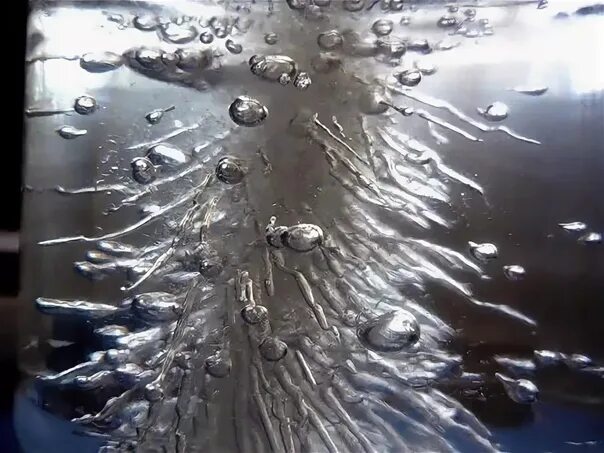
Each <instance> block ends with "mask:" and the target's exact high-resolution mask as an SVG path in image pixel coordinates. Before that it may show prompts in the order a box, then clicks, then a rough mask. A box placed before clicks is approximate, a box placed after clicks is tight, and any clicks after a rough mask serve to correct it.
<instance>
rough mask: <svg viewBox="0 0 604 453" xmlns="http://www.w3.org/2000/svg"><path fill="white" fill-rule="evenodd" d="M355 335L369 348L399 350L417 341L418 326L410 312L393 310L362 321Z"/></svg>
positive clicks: (383, 350) (386, 350) (389, 350)
mask: <svg viewBox="0 0 604 453" xmlns="http://www.w3.org/2000/svg"><path fill="white" fill-rule="evenodd" d="M357 336H358V337H359V339H360V340H361V342H362V343H363V344H365V345H366V346H367V347H368V348H370V349H374V350H376V351H382V352H393V351H401V350H403V349H406V348H408V347H410V346H413V345H414V344H415V343H417V342H418V341H419V337H420V327H419V324H418V322H417V320H416V319H415V316H413V315H412V314H411V313H409V312H408V311H406V310H395V311H391V312H388V313H384V314H383V315H380V316H376V317H374V318H372V319H369V320H368V321H366V322H364V323H362V324H361V325H360V326H359V327H358V329H357Z"/></svg>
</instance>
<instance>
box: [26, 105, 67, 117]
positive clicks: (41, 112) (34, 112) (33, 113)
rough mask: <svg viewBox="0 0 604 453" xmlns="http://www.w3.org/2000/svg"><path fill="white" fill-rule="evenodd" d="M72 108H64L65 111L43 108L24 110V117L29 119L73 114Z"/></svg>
mask: <svg viewBox="0 0 604 453" xmlns="http://www.w3.org/2000/svg"><path fill="white" fill-rule="evenodd" d="M74 112H75V109H74V108H66V109H48V108H46V109H45V108H43V107H30V108H27V109H25V115H26V116H28V117H30V118H35V117H38V116H53V115H64V114H65V113H74Z"/></svg>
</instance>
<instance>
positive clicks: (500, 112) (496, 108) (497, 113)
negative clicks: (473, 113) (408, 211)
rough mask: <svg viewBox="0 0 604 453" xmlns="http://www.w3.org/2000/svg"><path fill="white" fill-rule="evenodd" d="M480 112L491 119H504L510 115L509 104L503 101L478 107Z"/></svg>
mask: <svg viewBox="0 0 604 453" xmlns="http://www.w3.org/2000/svg"><path fill="white" fill-rule="evenodd" d="M477 110H478V113H480V114H481V115H482V116H484V117H485V118H486V119H487V120H489V121H502V120H504V119H506V118H507V117H508V114H509V109H508V106H507V105H505V104H504V103H503V102H498V101H497V102H493V103H492V104H490V105H488V106H487V108H484V109H483V108H480V107H479V108H478V109H477Z"/></svg>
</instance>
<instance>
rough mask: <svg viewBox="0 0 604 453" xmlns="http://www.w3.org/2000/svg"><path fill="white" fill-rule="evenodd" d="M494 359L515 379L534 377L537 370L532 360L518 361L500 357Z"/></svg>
mask: <svg viewBox="0 0 604 453" xmlns="http://www.w3.org/2000/svg"><path fill="white" fill-rule="evenodd" d="M493 359H494V360H495V362H496V363H497V364H498V365H500V366H502V367H504V368H505V369H506V371H507V372H509V373H511V374H512V375H514V376H515V377H521V376H532V375H533V374H534V372H535V370H536V368H537V367H536V366H535V364H534V363H533V361H532V360H530V359H516V358H511V357H504V356H499V355H496V356H494V357H493Z"/></svg>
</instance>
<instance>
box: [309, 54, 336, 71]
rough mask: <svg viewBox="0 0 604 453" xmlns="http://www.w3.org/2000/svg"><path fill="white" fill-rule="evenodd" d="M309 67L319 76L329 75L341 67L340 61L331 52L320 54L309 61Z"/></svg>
mask: <svg viewBox="0 0 604 453" xmlns="http://www.w3.org/2000/svg"><path fill="white" fill-rule="evenodd" d="M310 66H311V67H312V68H313V69H314V70H315V71H316V72H318V73H319V74H329V73H330V72H333V71H335V70H337V69H339V68H340V67H341V66H342V59H341V58H340V56H339V55H337V54H335V53H332V52H321V53H319V54H318V55H315V56H314V57H312V59H311V60H310Z"/></svg>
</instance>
